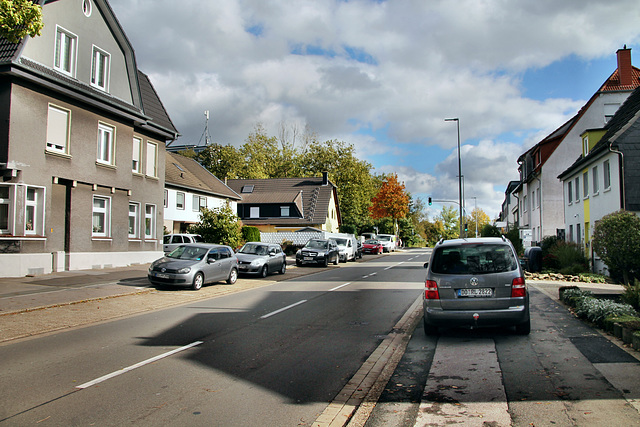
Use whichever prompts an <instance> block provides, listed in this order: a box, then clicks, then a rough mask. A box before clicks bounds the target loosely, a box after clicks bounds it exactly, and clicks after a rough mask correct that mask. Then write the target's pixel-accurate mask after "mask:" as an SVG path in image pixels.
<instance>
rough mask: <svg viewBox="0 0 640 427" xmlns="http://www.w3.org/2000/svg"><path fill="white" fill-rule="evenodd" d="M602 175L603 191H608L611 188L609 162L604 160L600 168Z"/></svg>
mask: <svg viewBox="0 0 640 427" xmlns="http://www.w3.org/2000/svg"><path fill="white" fill-rule="evenodd" d="M602 169H604V170H603V171H602V175H603V179H604V190H605V191H606V190H609V189H610V188H611V162H609V160H605V161H604V163H603V166H602Z"/></svg>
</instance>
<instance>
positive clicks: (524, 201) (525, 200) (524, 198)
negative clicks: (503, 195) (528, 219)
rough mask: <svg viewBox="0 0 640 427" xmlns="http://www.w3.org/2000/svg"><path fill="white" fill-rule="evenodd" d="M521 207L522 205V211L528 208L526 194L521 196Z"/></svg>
mask: <svg viewBox="0 0 640 427" xmlns="http://www.w3.org/2000/svg"><path fill="white" fill-rule="evenodd" d="M522 207H523V208H522V211H523V212H526V211H527V210H529V205H528V203H527V196H524V197H523V198H522Z"/></svg>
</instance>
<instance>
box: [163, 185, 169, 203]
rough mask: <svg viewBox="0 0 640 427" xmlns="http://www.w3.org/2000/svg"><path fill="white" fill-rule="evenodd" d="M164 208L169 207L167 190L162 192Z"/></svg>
mask: <svg viewBox="0 0 640 427" xmlns="http://www.w3.org/2000/svg"><path fill="white" fill-rule="evenodd" d="M164 207H165V208H168V207H169V190H167V189H165V190H164Z"/></svg>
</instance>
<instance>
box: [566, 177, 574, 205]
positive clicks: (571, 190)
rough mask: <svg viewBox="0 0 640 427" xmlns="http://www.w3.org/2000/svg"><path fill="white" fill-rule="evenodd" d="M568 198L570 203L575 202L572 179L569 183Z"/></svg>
mask: <svg viewBox="0 0 640 427" xmlns="http://www.w3.org/2000/svg"><path fill="white" fill-rule="evenodd" d="M567 199H568V200H569V204H571V203H573V182H571V181H569V183H568V184H567Z"/></svg>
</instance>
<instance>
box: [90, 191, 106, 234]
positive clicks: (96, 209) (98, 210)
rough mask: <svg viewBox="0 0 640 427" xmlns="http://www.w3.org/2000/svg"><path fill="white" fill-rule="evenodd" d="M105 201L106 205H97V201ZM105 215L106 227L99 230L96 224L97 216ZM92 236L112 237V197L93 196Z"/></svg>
mask: <svg viewBox="0 0 640 427" xmlns="http://www.w3.org/2000/svg"><path fill="white" fill-rule="evenodd" d="M97 200H100V201H103V202H104V206H103V207H100V206H96V201H97ZM100 216H103V221H104V228H103V230H99V229H98V228H97V227H96V225H95V220H96V218H99V217H100ZM91 236H92V237H111V197H108V196H95V195H94V196H93V200H92V203H91Z"/></svg>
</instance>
